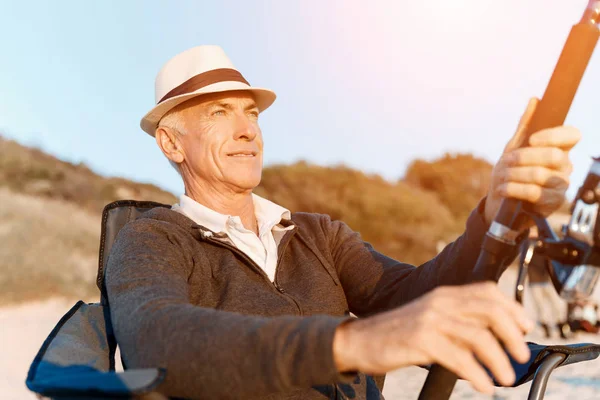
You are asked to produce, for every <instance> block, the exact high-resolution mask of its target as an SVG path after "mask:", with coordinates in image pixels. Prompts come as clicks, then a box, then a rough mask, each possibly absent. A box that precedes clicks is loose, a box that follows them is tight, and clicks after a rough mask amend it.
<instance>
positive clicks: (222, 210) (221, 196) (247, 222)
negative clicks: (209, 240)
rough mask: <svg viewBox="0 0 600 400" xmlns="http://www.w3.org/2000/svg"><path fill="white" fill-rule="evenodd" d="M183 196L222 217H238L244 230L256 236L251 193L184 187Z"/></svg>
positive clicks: (194, 186)
mask: <svg viewBox="0 0 600 400" xmlns="http://www.w3.org/2000/svg"><path fill="white" fill-rule="evenodd" d="M185 195H186V196H188V197H190V198H192V199H194V200H195V201H196V202H198V203H200V204H202V205H203V206H205V207H208V208H210V209H211V210H214V211H216V212H218V213H219V214H224V215H233V216H239V217H240V219H241V220H242V224H243V225H244V227H245V228H246V229H249V230H251V231H252V232H254V233H255V234H257V235H258V223H257V222H256V214H255V212H254V201H253V199H252V191H247V192H236V191H233V190H227V189H226V190H215V188H212V187H198V185H189V186H188V185H186V186H185Z"/></svg>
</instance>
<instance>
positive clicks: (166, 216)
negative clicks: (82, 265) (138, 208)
mask: <svg viewBox="0 0 600 400" xmlns="http://www.w3.org/2000/svg"><path fill="white" fill-rule="evenodd" d="M193 226H194V222H193V221H192V220H190V219H189V218H187V217H186V216H184V215H182V214H180V213H178V212H176V211H173V210H170V209H167V208H156V209H152V210H150V211H147V212H145V213H144V214H142V215H141V216H140V217H138V218H137V219H135V220H134V221H131V222H129V223H127V224H125V226H123V228H121V230H120V231H119V233H118V235H117V237H116V239H115V244H114V250H115V251H119V250H121V251H125V250H126V251H132V250H133V249H139V251H158V252H163V251H166V252H168V251H170V250H172V249H173V248H174V247H175V248H181V247H189V246H192V245H193V242H194V241H195V238H194V231H195V230H194V229H193Z"/></svg>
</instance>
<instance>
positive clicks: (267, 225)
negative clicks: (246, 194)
mask: <svg viewBox="0 0 600 400" xmlns="http://www.w3.org/2000/svg"><path fill="white" fill-rule="evenodd" d="M252 200H253V202H254V213H255V215H256V220H257V221H258V230H259V231H260V232H263V231H264V230H265V229H267V230H271V229H273V227H274V226H275V225H277V224H279V223H280V222H281V220H282V219H287V220H289V219H291V218H292V214H291V213H290V211H289V210H288V209H287V208H284V207H281V206H280V205H277V204H275V203H273V202H272V201H269V200H267V199H265V198H263V197H260V196H258V195H256V194H254V193H253V194H252Z"/></svg>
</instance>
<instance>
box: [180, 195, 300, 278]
mask: <svg viewBox="0 0 600 400" xmlns="http://www.w3.org/2000/svg"><path fill="white" fill-rule="evenodd" d="M252 200H253V202H254V213H255V215H256V221H257V222H258V236H257V235H256V234H255V233H254V232H252V231H251V230H248V229H246V228H245V227H244V225H243V224H242V220H241V218H240V217H239V216H232V215H224V214H221V213H218V212H216V211H214V210H212V209H210V208H208V207H206V206H204V205H202V204H200V203H198V202H197V201H195V200H194V199H192V198H191V197H188V196H186V195H185V194H183V195H181V196H180V197H179V203H178V204H174V205H173V207H171V208H172V209H173V210H174V211H177V212H180V213H182V214H184V215H185V216H187V217H188V218H190V219H191V220H193V221H194V222H195V223H197V224H198V225H202V226H204V227H205V228H208V229H210V230H211V231H213V232H214V233H225V234H226V235H227V237H228V238H229V239H230V240H231V241H232V242H233V244H234V245H235V246H236V247H237V248H238V249H239V250H240V251H242V252H243V253H244V254H246V255H247V256H248V257H250V258H251V259H252V261H254V262H255V263H256V264H257V265H258V266H259V267H261V268H262V269H263V270H264V271H265V273H266V274H267V276H268V277H269V279H270V280H271V282H274V281H275V270H276V268H277V245H278V243H279V242H280V241H281V238H282V237H283V235H284V234H285V232H286V231H288V230H290V229H293V228H294V226H293V225H291V226H288V227H283V226H281V225H279V223H280V222H281V220H282V219H290V218H291V213H290V211H289V210H287V209H285V208H283V207H281V206H279V205H277V204H275V203H273V202H272V201H269V200H267V199H264V198H262V197H260V196H257V195H255V194H252Z"/></svg>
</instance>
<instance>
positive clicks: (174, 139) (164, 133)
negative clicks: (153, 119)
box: [154, 126, 185, 164]
mask: <svg viewBox="0 0 600 400" xmlns="http://www.w3.org/2000/svg"><path fill="white" fill-rule="evenodd" d="M154 136H155V138H156V144H158V147H159V148H160V150H161V151H162V152H163V154H164V155H165V156H166V157H167V158H168V159H169V160H171V161H173V162H175V163H177V164H181V163H182V162H183V160H185V152H184V151H183V146H181V142H180V141H179V137H178V136H179V135H178V134H177V133H176V132H175V131H174V130H173V129H171V128H168V127H165V126H160V127H158V128H157V129H156V131H155V133H154Z"/></svg>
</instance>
